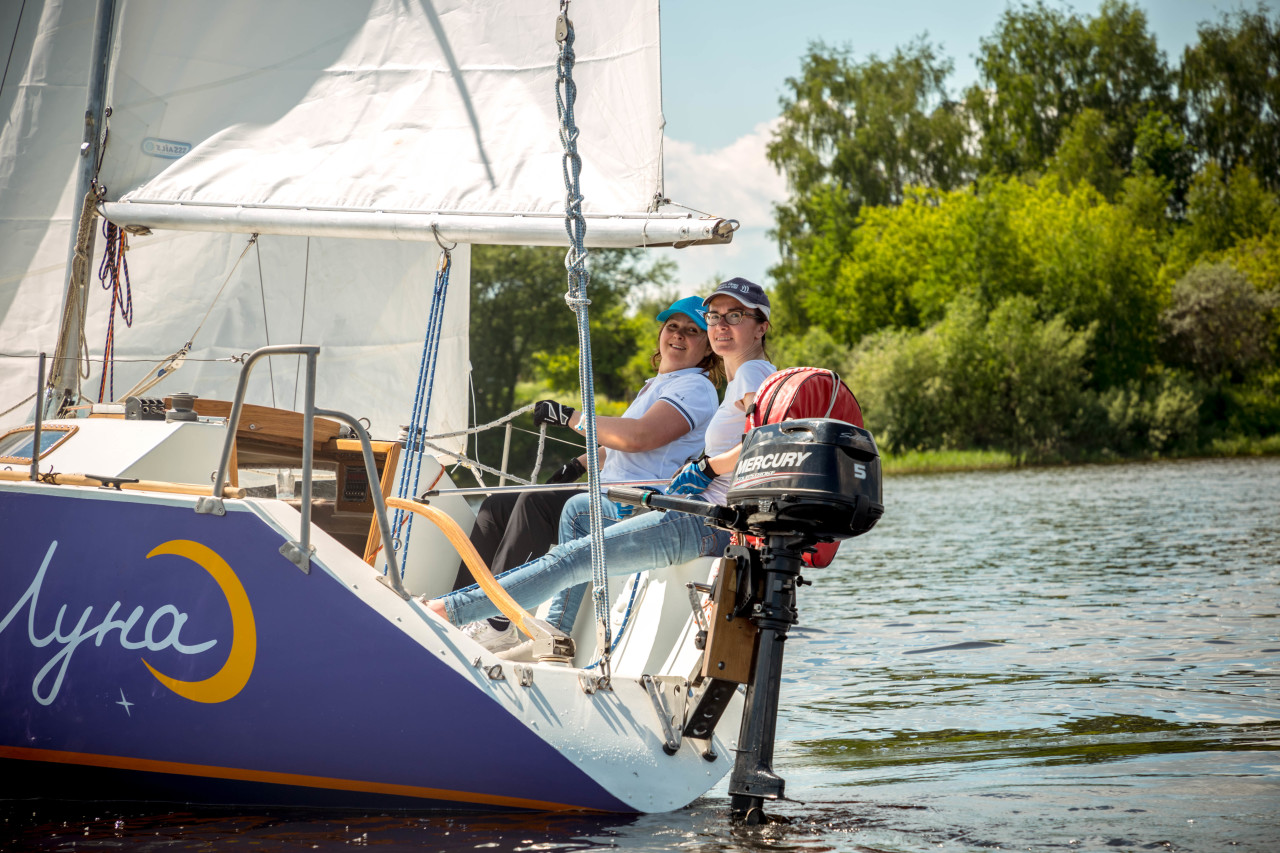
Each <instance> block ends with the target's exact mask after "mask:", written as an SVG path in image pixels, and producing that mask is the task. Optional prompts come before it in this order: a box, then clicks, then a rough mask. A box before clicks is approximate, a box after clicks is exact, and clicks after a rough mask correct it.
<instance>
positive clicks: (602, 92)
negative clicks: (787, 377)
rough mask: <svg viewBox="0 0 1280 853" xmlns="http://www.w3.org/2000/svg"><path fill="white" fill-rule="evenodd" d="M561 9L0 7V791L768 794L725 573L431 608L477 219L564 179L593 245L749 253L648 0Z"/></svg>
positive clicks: (531, 212) (460, 517) (549, 239)
mask: <svg viewBox="0 0 1280 853" xmlns="http://www.w3.org/2000/svg"><path fill="white" fill-rule="evenodd" d="M567 7H568V4H562V6H561V7H560V8H557V7H556V6H555V5H554V4H549V3H529V2H526V0H362V2H354V3H353V2H349V0H342V2H318V0H275V2H271V3H265V4H264V3H261V2H259V0H227V2H220V3H217V4H209V3H198V2H175V1H174V0H97V2H96V3H93V2H90V0H44V2H43V3H40V2H28V3H26V4H23V6H22V8H21V9H17V8H15V6H14V4H8V5H7V6H6V7H5V10H4V12H3V13H0V28H3V32H0V35H3V36H6V37H7V38H6V39H5V40H6V41H10V42H11V43H12V44H13V45H14V47H13V49H12V50H11V55H10V58H9V62H8V64H7V66H6V68H7V71H6V78H7V79H8V80H9V82H7V83H5V84H4V85H3V86H2V87H0V110H2V111H3V114H5V115H7V116H8V117H9V121H8V123H7V124H6V125H5V126H4V130H3V133H2V134H0V163H2V164H5V167H4V168H0V227H2V228H3V230H2V231H0V265H2V266H0V340H3V345H2V346H0V350H2V351H3V353H4V356H5V358H3V359H0V410H4V414H3V415H2V416H0V417H2V418H3V419H2V420H0V529H2V530H3V542H2V543H0V620H2V621H0V648H2V651H0V672H2V673H3V677H2V678H0V702H2V703H3V709H4V710H3V714H0V762H2V763H3V765H4V778H5V779H6V780H7V781H6V782H5V786H4V788H5V796H8V797H15V796H18V797H24V796H58V797H69V796H77V797H92V798H98V799H108V798H109V799H122V798H127V799H135V798H140V799H148V800H163V801H181V802H199V803H237V804H243V803H268V804H302V805H318V806H344V807H348V806H349V807H380V808H405V809H539V810H597V811H611V812H660V811H666V810H671V809H675V808H679V807H682V806H684V805H686V804H687V803H689V802H691V801H692V800H694V799H695V798H697V797H699V796H701V795H702V794H703V793H705V792H706V791H708V790H709V789H711V788H712V787H713V786H714V785H715V784H717V783H718V782H719V781H720V780H721V779H722V778H723V777H724V776H725V775H726V774H727V773H728V772H729V771H730V768H731V767H733V766H734V765H735V760H736V761H737V763H738V764H739V765H742V763H743V759H742V755H743V754H744V752H745V753H749V756H750V757H753V759H754V761H755V763H754V764H753V765H751V766H749V767H746V768H745V769H744V770H742V771H741V773H737V772H736V771H735V778H739V788H743V787H744V786H745V787H746V788H747V792H746V793H747V794H750V795H752V796H753V797H754V800H751V802H755V803H756V804H758V803H759V800H760V798H761V797H769V796H777V795H778V794H780V792H781V787H780V785H776V784H773V780H776V777H775V776H773V774H772V772H771V768H770V767H769V756H771V752H772V737H773V734H772V731H773V730H772V725H773V722H772V715H775V714H776V698H777V697H776V689H777V684H776V681H777V675H776V673H775V674H774V675H771V676H770V679H772V681H773V682H774V683H773V684H772V685H770V686H769V690H770V691H772V698H771V699H770V700H769V701H764V700H763V699H762V700H761V702H763V705H764V706H768V705H769V703H770V702H772V706H771V709H766V710H765V711H762V712H760V713H757V714H755V718H756V719H755V722H754V724H753V725H754V726H755V729H754V731H755V732H756V733H755V734H754V735H751V738H752V739H753V740H754V745H753V746H751V748H750V749H746V748H744V745H743V744H740V743H739V740H740V738H741V736H742V735H741V733H740V726H739V723H740V721H743V720H744V719H745V717H751V716H752V714H751V712H750V711H748V712H746V714H745V716H744V708H750V707H751V706H752V698H751V693H752V691H753V690H755V689H756V687H754V686H749V685H752V684H753V673H754V672H755V670H754V669H752V667H753V665H757V664H758V661H757V658H761V657H768V655H765V654H757V652H756V651H755V647H754V646H752V645H751V643H753V642H757V643H758V642H759V639H758V638H759V637H760V636H761V635H762V634H764V635H765V636H772V635H770V634H768V632H767V631H762V630H761V629H759V628H753V627H752V626H751V625H750V624H748V620H747V619H746V618H745V617H743V616H742V615H741V614H739V617H740V618H737V619H736V620H734V619H733V616H732V613H731V612H730V611H731V610H732V609H733V608H734V606H735V605H734V601H733V598H732V593H731V592H724V590H725V589H728V588H729V587H730V584H729V583H728V582H727V581H723V582H720V583H715V579H716V578H718V577H725V578H727V577H730V576H733V577H737V576H738V575H736V574H734V573H733V572H731V571H729V568H728V567H730V565H731V564H729V563H726V561H724V560H711V559H707V560H699V561H695V562H694V563H690V564H686V565H682V566H673V567H670V568H668V569H664V570H660V571H654V572H650V573H645V574H644V575H643V576H636V577H634V578H631V579H629V580H628V581H627V583H626V584H625V585H624V586H623V588H622V589H621V590H619V589H613V590H611V592H612V593H613V594H614V599H613V601H610V600H609V599H608V598H607V597H605V596H598V598H600V599H602V600H604V601H605V604H604V606H599V605H598V606H597V607H596V608H595V610H596V612H595V613H592V612H590V611H591V608H583V614H582V615H581V617H580V620H579V624H578V625H577V626H575V628H574V631H573V632H572V635H569V636H565V635H557V634H556V632H548V631H547V629H546V626H545V623H542V622H541V621H540V620H539V619H538V618H537V615H536V614H529V613H524V612H522V611H510V612H512V615H513V617H514V618H515V619H516V621H517V624H519V625H521V627H522V628H523V629H524V630H525V631H526V632H527V633H529V634H530V635H531V636H532V637H533V638H534V639H535V641H537V643H539V644H540V645H537V647H536V648H537V651H538V654H537V656H536V659H535V660H533V661H526V662H511V661H507V660H503V659H501V658H498V657H496V656H494V655H493V654H491V653H490V652H488V651H487V650H485V649H484V648H482V647H480V646H479V645H477V644H476V643H474V642H473V641H472V640H471V639H470V638H469V637H467V636H466V635H465V634H464V633H462V632H460V631H459V630H457V629H456V628H454V627H453V626H451V625H448V624H446V623H445V622H444V621H443V620H440V619H438V618H435V617H434V616H432V615H431V614H430V613H429V612H428V611H427V609H426V607H425V605H424V601H425V600H426V599H427V598H429V597H431V596H434V595H438V594H440V593H443V592H445V591H447V590H448V589H449V586H450V584H451V582H452V579H453V575H454V570H455V568H456V566H457V564H458V559H459V557H458V555H459V553H462V554H463V557H464V559H468V561H469V562H471V563H474V562H475V561H474V559H471V558H470V557H474V555H470V557H468V554H467V553H466V542H465V536H466V530H467V529H468V528H469V525H470V523H471V520H472V515H471V512H472V511H471V506H470V504H469V502H468V501H467V500H466V499H465V498H464V497H463V496H462V495H461V494H460V493H458V494H454V493H456V492H458V489H457V488H456V487H455V485H454V483H453V481H452V477H451V475H450V474H449V473H448V472H447V471H446V468H447V467H451V466H454V465H455V463H457V462H458V460H460V459H463V458H464V454H465V450H466V441H467V438H466V434H467V430H468V418H467V411H468V406H467V379H468V375H467V361H468V356H467V334H466V332H467V323H468V311H467V295H468V289H469V284H468V278H469V257H470V256H469V249H470V246H471V245H475V244H480V243H500V244H526V245H561V246H571V245H572V244H573V243H574V239H575V238H574V236H573V235H574V231H573V228H572V227H568V228H567V227H566V206H568V207H571V208H573V207H574V206H575V202H574V196H575V193H576V184H575V183H574V182H576V181H577V180H579V178H580V182H581V184H580V185H581V188H582V192H581V195H580V198H581V204H580V206H579V207H578V208H577V209H576V210H575V211H574V216H573V217H570V218H571V219H572V218H575V217H576V219H577V223H578V231H577V235H578V236H577V238H576V239H577V242H578V244H579V245H578V246H577V249H578V253H577V254H578V255H579V256H581V254H582V253H583V252H584V251H585V250H586V249H589V248H595V247H629V246H673V245H675V246H685V245H697V244H715V243H724V242H728V241H729V240H731V239H732V232H733V227H734V223H733V222H732V221H731V220H727V219H724V218H719V217H707V216H704V215H701V214H696V213H691V212H690V211H689V210H688V209H684V208H679V207H675V206H672V205H670V204H669V203H668V202H667V200H666V197H665V194H664V187H663V183H662V159H661V150H662V115H661V98H660V92H661V88H660V77H659V65H658V61H659V55H660V51H659V40H658V8H657V0H608V2H604V0H574V2H573V4H572V9H571V10H570V9H568V8H567ZM566 44H568V45H569V46H570V48H571V53H570V54H568V55H569V56H570V58H571V62H570V63H569V64H568V65H567V63H566V58H565V57H566ZM566 76H569V78H570V79H569V80H568V82H569V83H571V84H572V88H569V87H566V86H565V83H566V79H565V78H566ZM566 93H567V94H566ZM566 98H568V103H566ZM574 98H576V103H577V104H578V107H579V110H580V111H581V112H580V114H579V115H578V117H577V118H578V119H579V120H582V121H583V124H584V125H585V124H586V121H585V120H583V116H585V115H587V114H588V113H587V111H588V110H590V111H591V112H593V113H594V114H595V115H596V116H597V117H598V118H596V119H595V120H593V121H592V122H591V124H590V130H589V132H588V131H587V130H584V131H582V132H581V134H580V142H579V134H578V133H577V131H576V130H574V129H573V127H574V125H573V121H574V115H573V109H572V106H573V103H574V100H573V99H574ZM557 101H559V102H557ZM85 103H88V105H89V107H88V110H87V111H85V110H84V109H83V107H84V104H85ZM601 116H602V117H603V118H599V117H601ZM579 149H580V150H579ZM571 162H573V163H575V165H574V166H572V168H571V166H570V165H568V164H570V163H571ZM577 162H580V163H581V170H580V175H579V174H578V173H577V166H576V163H577ZM571 171H572V172H573V173H574V174H573V175H572V176H571V175H570V172H571ZM567 184H568V186H567ZM566 198H568V199H569V204H568V205H566ZM104 222H105V223H108V226H107V230H106V231H105V233H104V234H103V236H102V238H100V239H97V241H96V246H92V247H91V245H90V244H89V243H88V242H87V240H86V236H87V235H88V234H93V233H96V230H97V229H98V228H101V227H103V223H104ZM126 246H127V249H126V248H125V247H126ZM571 254H572V253H571ZM94 270H100V271H101V280H102V281H103V283H104V288H105V289H103V290H98V289H97V288H96V285H95V287H94V288H92V289H91V288H90V277H91V276H90V271H94ZM579 301H580V302H584V303H585V300H579ZM579 310H580V311H581V314H580V320H584V319H585V311H586V310H587V309H586V308H585V304H584V305H582V306H581V307H580V309H579ZM128 323H132V325H131V326H129V325H127V324H128ZM424 339H425V340H427V341H428V342H429V346H427V347H426V348H424V344H423V341H424ZM98 341H103V342H104V343H103V344H101V345H99V344H98V343H97V342H98ZM49 353H52V355H51V356H49V357H48V358H45V357H44V356H45V355H46V354H49ZM587 354H588V355H589V352H588V353H587ZM428 362H429V363H430V365H431V368H430V371H429V376H428V375H427V374H426V373H424V372H423V370H422V365H423V364H426V363H428ZM588 364H589V361H588ZM588 370H589V368H588ZM586 376H587V379H588V381H587V382H585V383H584V387H585V388H589V387H590V382H589V379H590V374H589V372H588V373H587V374H586ZM415 387H417V388H418V389H419V394H418V400H417V401H416V402H415V394H414V388H415ZM424 388H425V393H424V391H423V389H424ZM424 396H425V397H426V398H427V400H426V405H419V404H421V403H423V399H422V398H423V397H424ZM584 396H586V392H584ZM587 402H588V403H589V401H587ZM584 408H585V410H588V411H589V410H590V407H589V406H586V407H584ZM411 410H412V411H411ZM418 417H421V423H417V424H415V423H411V424H410V427H409V432H408V438H407V439H406V438H405V437H404V436H403V435H402V434H401V427H402V426H403V425H404V424H405V423H406V422H407V421H410V420H411V419H413V418H418ZM591 429H593V425H590V424H589V426H588V436H587V437H588V444H589V445H591V444H592V442H591V441H590V439H591V436H592V433H591V432H590V430H591ZM374 437H376V439H375V438H374ZM411 459H412V460H414V462H413V465H415V466H417V467H415V468H412V469H411V465H410V460H411ZM263 470H267V471H271V470H276V471H283V472H296V473H297V481H296V482H294V477H293V473H289V474H288V476H287V477H286V476H284V475H281V476H280V478H278V479H277V480H276V481H275V482H270V483H268V484H267V485H265V486H264V485H262V483H261V482H260V481H257V480H253V479H252V478H253V477H254V472H261V471H263ZM321 472H324V477H326V478H327V479H326V480H325V482H326V483H328V484H329V485H330V487H331V489H332V491H331V492H330V493H328V494H327V495H325V496H324V497H321V496H320V492H319V491H318V483H319V482H320V479H321V477H322V474H321ZM406 484H407V485H406ZM596 485H597V484H595V483H594V482H593V483H592V488H593V489H595V488H596ZM877 485H878V484H877ZM397 490H399V491H400V492H401V493H402V495H407V497H405V496H402V497H400V498H397V497H394V496H393V493H394V492H396V491H397ZM597 491H598V489H597ZM420 493H425V494H429V495H430V498H429V499H424V498H422V497H421V494H420ZM388 545H390V546H391V547H387V546H388ZM797 565H798V564H797ZM475 569H476V570H477V577H480V578H481V580H482V583H486V582H489V583H490V586H496V585H493V584H492V583H491V578H490V579H486V578H485V577H484V575H485V572H486V570H485V569H484V567H483V565H480V566H477V567H475ZM792 573H793V574H794V570H792ZM615 585H616V584H615ZM486 588H488V587H486ZM788 594H793V593H791V592H789V593H788ZM495 595H498V596H500V595H501V592H500V589H499V590H495ZM499 604H500V606H504V603H503V602H501V601H500V602H499ZM511 604H513V603H511V602H507V603H506V605H507V606H509V605H511ZM717 608H721V610H717ZM722 610H723V615H724V618H725V619H726V620H727V621H730V622H736V625H735V628H734V631H733V632H731V631H729V630H728V629H721V630H719V635H720V637H719V639H717V637H716V634H717V631H716V630H715V629H714V626H712V625H709V624H708V614H711V615H712V616H713V617H714V616H715V615H717V614H720V613H721V612H722ZM709 629H712V630H710V631H709ZM738 629H745V630H738ZM769 630H774V629H772V628H771V629H769ZM781 630H782V631H783V632H784V633H785V626H784V627H782V629H781ZM735 632H736V634H737V635H739V638H738V639H736V640H735V639H734V638H733V637H731V636H730V634H731V633H735ZM708 633H710V634H711V636H710V638H708ZM744 637H745V638H746V639H742V638H744ZM777 646H778V648H779V649H780V647H781V644H780V643H778V644H777ZM744 650H745V651H744ZM778 654H779V655H780V652H779V653H778ZM779 662H780V657H779V658H778V661H776V662H775V661H772V659H771V662H769V663H768V664H767V666H772V667H774V668H775V669H776V667H777V666H779V665H780V663H779ZM726 663H727V664H728V670H729V671H726ZM734 673H736V674H734ZM761 689H763V687H761ZM757 704H760V703H759V702H757ZM766 717H767V718H768V719H765V718H766ZM747 730H748V727H747V726H746V725H743V726H741V732H743V733H745V732H747ZM735 757H736V758H735ZM744 766H745V765H744ZM753 785H754V786H755V789H754V790H753V789H752V786H753Z"/></svg>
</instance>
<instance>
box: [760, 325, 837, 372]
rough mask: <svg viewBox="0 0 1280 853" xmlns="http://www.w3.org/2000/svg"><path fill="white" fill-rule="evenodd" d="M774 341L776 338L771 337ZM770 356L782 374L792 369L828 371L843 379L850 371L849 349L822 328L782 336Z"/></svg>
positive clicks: (771, 341)
mask: <svg viewBox="0 0 1280 853" xmlns="http://www.w3.org/2000/svg"><path fill="white" fill-rule="evenodd" d="M770 337H771V338H774V336H772V335H771V336H770ZM769 354H770V356H771V360H772V361H773V363H774V365H775V366H776V367H777V368H778V369H779V370H786V369H787V368H788V367H825V368H827V369H828V370H834V371H835V372H836V373H839V374H841V375H842V376H843V375H844V374H845V372H846V371H847V367H846V362H848V360H849V349H848V347H846V346H845V345H844V344H843V343H841V342H840V341H838V340H836V339H835V338H834V337H832V336H831V333H830V332H828V331H827V330H826V329H824V328H821V327H815V328H813V329H811V330H810V331H809V332H808V333H806V334H803V335H778V336H776V338H774V339H773V340H770V341H769Z"/></svg>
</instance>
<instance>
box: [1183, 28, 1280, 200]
mask: <svg viewBox="0 0 1280 853" xmlns="http://www.w3.org/2000/svg"><path fill="white" fill-rule="evenodd" d="M1180 84H1181V89H1182V92H1183V94H1184V96H1185V97H1186V100H1187V106H1188V109H1189V112H1190V122H1189V136H1190V140H1191V142H1192V144H1193V145H1194V146H1195V147H1196V149H1197V150H1198V151H1199V152H1200V155H1201V156H1202V157H1204V158H1206V159H1207V160H1208V161H1209V162H1212V163H1215V164H1217V165H1218V166H1219V168H1221V170H1222V171H1223V172H1225V173H1228V174H1230V173H1231V172H1233V171H1234V170H1235V169H1236V167H1237V166H1241V165H1244V166H1249V167H1250V168H1251V169H1252V170H1253V172H1254V173H1255V174H1256V175H1257V176H1258V178H1259V180H1261V182H1262V183H1263V185H1264V186H1266V187H1267V188H1269V189H1270V190H1272V191H1273V192H1274V191H1278V190H1280V20H1278V19H1275V18H1272V17H1271V16H1270V15H1269V10H1268V9H1267V7H1266V6H1262V5H1259V6H1258V7H1257V9H1256V10H1255V11H1252V12H1250V11H1247V10H1243V9H1242V10H1238V11H1237V12H1236V13H1235V14H1233V15H1227V14H1223V16H1222V18H1221V19H1220V20H1219V21H1218V22H1217V23H1207V22H1206V23H1202V24H1201V25H1200V27H1199V32H1198V38H1197V40H1196V43H1195V44H1193V45H1190V46H1188V47H1187V49H1186V50H1185V52H1184V53H1183V57H1182V68H1181V81H1180Z"/></svg>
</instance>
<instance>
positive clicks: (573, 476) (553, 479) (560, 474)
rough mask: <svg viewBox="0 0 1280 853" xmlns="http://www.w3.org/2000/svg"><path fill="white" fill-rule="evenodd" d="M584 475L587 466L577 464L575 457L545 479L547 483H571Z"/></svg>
mask: <svg viewBox="0 0 1280 853" xmlns="http://www.w3.org/2000/svg"><path fill="white" fill-rule="evenodd" d="M585 473H587V466H585V465H583V464H582V463H581V462H579V461H578V457H576V456H575V457H573V458H572V459H570V460H569V461H568V462H566V463H564V464H563V465H561V466H560V467H559V468H558V469H556V472H555V473H554V474H552V475H551V476H550V477H548V478H547V482H548V483H573V482H576V481H577V479H578V478H579V477H581V476H582V475H583V474H585Z"/></svg>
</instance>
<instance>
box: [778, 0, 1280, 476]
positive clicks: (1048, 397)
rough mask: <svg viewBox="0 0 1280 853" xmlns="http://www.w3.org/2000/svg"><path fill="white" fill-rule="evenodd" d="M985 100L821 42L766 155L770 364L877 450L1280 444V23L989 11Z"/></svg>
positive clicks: (933, 51)
mask: <svg viewBox="0 0 1280 853" xmlns="http://www.w3.org/2000/svg"><path fill="white" fill-rule="evenodd" d="M977 66H978V72H979V80H978V82H977V83H976V84H974V85H973V86H971V87H969V88H968V89H967V90H966V91H964V92H962V93H959V94H956V95H953V93H952V92H951V91H950V90H949V89H948V88H947V85H946V80H947V78H948V76H949V75H950V73H951V71H952V63H951V61H950V60H949V59H947V58H945V57H943V56H942V55H941V53H940V50H939V49H938V48H937V47H935V46H934V45H932V44H930V43H929V42H928V41H926V40H924V39H920V40H917V41H915V42H913V43H912V44H910V45H907V46H905V47H902V48H899V49H898V50H897V51H895V52H894V54H893V55H892V56H891V57H889V58H887V59H880V58H877V57H871V58H868V59H864V60H858V59H857V58H855V57H854V56H853V55H852V54H851V53H850V52H849V51H848V50H845V49H840V48H832V47H829V46H826V45H824V44H821V43H817V44H814V45H811V47H810V50H809V52H808V54H807V55H806V56H805V57H804V58H803V59H802V62H801V71H800V74H799V75H798V76H797V77H794V78H791V79H789V80H788V81H787V87H786V88H787V92H788V94H787V95H786V96H784V98H783V100H782V104H781V107H782V120H781V125H780V127H779V129H778V131H777V132H776V134H775V136H774V139H773V141H772V143H771V145H770V147H769V158H770V160H771V162H772V163H773V164H774V165H775V166H776V167H777V168H778V169H779V170H780V171H781V172H782V173H783V174H784V175H785V176H786V178H787V183H788V189H789V197H788V199H787V200H786V202H784V203H783V204H781V205H778V206H777V208H776V221H775V229H774V232H773V233H774V236H775V237H776V239H777V240H778V242H779V245H780V248H781V254H782V262H781V263H780V264H779V265H778V266H777V267H776V268H775V269H773V270H772V271H771V274H772V276H773V278H774V291H773V292H774V302H775V306H776V307H777V315H778V317H779V320H780V322H781V323H782V324H784V325H783V328H782V331H783V332H784V333H786V338H787V340H786V343H787V347H786V356H787V357H786V359H785V360H787V361H795V362H826V363H828V364H831V365H832V366H836V367H839V368H841V369H842V372H843V373H844V375H846V376H847V377H848V378H849V379H850V383H851V384H852V385H854V386H855V391H856V392H857V393H858V395H859V398H860V400H861V401H862V402H863V405H864V408H865V409H866V415H867V418H868V421H869V424H870V426H871V427H872V429H873V430H874V431H875V433H876V435H877V438H878V440H879V441H880V442H881V444H882V446H884V447H886V448H887V449H889V450H890V451H896V452H904V451H911V450H939V449H994V450H1002V451H1006V452H1008V453H1011V454H1012V455H1014V457H1015V458H1017V459H1029V460H1042V459H1054V458H1073V457H1082V456H1086V457H1087V456H1097V455H1107V454H1126V455H1127V454H1148V453H1173V452H1196V451H1203V450H1206V449H1208V448H1210V447H1211V446H1212V444H1213V442H1214V441H1221V440H1223V439H1229V438H1238V437H1266V436H1271V435H1275V434H1276V433H1278V432H1280V362H1278V360H1277V352H1278V343H1280V339H1278V337H1277V328H1278V324H1277V308H1278V307H1280V22H1278V21H1277V19H1276V18H1275V17H1274V16H1273V15H1272V14H1271V12H1270V11H1269V10H1268V9H1267V7H1265V6H1258V7H1257V8H1256V9H1255V10H1253V11H1239V12H1236V13H1234V14H1229V15H1223V16H1222V17H1221V18H1220V19H1219V20H1217V21H1208V22H1203V23H1201V24H1200V26H1199V28H1198V39H1197V41H1196V42H1195V43H1194V44H1192V45H1190V46H1188V47H1187V48H1186V49H1185V51H1184V52H1183V54H1182V57H1181V59H1180V61H1179V62H1176V63H1171V62H1170V61H1169V60H1168V59H1167V57H1166V55H1165V54H1164V52H1163V51H1161V50H1160V49H1159V47H1158V45H1157V43H1156V39H1155V37H1154V35H1152V34H1151V32H1150V30H1149V28H1148V25H1147V20H1146V16H1145V14H1144V13H1143V12H1142V10H1141V9H1140V8H1138V7H1137V6H1135V5H1133V4H1130V3H1125V2H1118V0H1108V2H1105V3H1104V4H1103V5H1102V6H1101V7H1100V9H1099V11H1098V14H1097V15H1096V16H1092V17H1091V16H1087V15H1086V16H1082V15H1078V14H1075V13H1073V12H1068V11H1062V10H1060V9H1057V8H1050V7H1048V6H1046V5H1045V4H1044V3H1043V2H1037V3H1034V4H1026V5H1022V6H1019V7H1016V8H1010V9H1008V10H1006V11H1005V13H1004V14H1003V16H1002V17H1001V19H1000V20H999V22H998V24H997V26H996V28H995V31H994V32H993V33H992V35H990V36H989V37H987V38H985V39H983V40H982V41H981V46H980V49H979V54H978V56H977Z"/></svg>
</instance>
